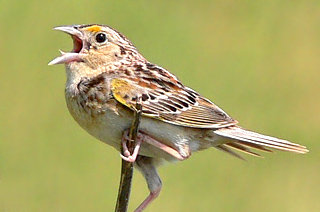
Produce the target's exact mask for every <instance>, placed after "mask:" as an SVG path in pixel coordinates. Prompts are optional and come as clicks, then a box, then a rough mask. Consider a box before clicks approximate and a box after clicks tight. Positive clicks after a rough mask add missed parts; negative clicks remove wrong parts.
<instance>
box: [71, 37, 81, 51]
mask: <svg viewBox="0 0 320 212" xmlns="http://www.w3.org/2000/svg"><path fill="white" fill-rule="evenodd" d="M71 37H72V39H73V49H72V51H71V52H73V53H80V51H81V50H82V47H83V44H82V40H81V39H80V38H79V37H77V36H75V35H72V36H71Z"/></svg>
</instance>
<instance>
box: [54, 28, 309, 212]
mask: <svg viewBox="0 0 320 212" xmlns="http://www.w3.org/2000/svg"><path fill="white" fill-rule="evenodd" d="M54 29H55V30H59V31H63V32H66V33H68V34H69V35H71V37H72V39H73V50H72V51H71V52H68V53H65V52H62V51H61V56H59V57H57V58H55V59H54V60H52V61H51V62H50V63H49V65H55V64H65V66H66V74H67V83H66V88H65V97H66V102H67V106H68V109H69V111H70V113H71V115H72V116H73V118H74V119H75V120H76V121H77V122H78V124H79V125H80V126H81V127H82V128H83V129H85V130H86V131H87V132H88V133H90V134H91V135H92V136H94V137H95V138H97V139H99V140H101V141H102V142H104V143H107V144H109V145H111V146H113V147H114V148H116V149H117V150H118V151H121V145H122V146H123V152H122V153H121V157H122V158H123V159H125V160H127V161H130V162H134V164H135V165H136V167H137V168H138V169H139V170H140V171H141V172H142V174H143V175H144V177H145V179H146V181H147V184H148V188H149V190H150V194H149V196H148V197H147V198H146V199H145V200H144V201H143V202H142V203H141V205H140V206H139V207H138V208H137V209H136V212H139V211H142V210H143V209H145V208H146V207H147V205H148V204H149V203H150V202H151V201H153V200H154V199H155V198H156V197H157V196H158V195H159V193H160V190H161V186H162V183H161V179H160V177H159V176H158V173H157V170H156V167H157V166H159V165H161V163H163V162H165V161H169V162H171V161H177V160H185V159H187V158H188V157H190V156H191V154H192V153H193V152H196V151H198V150H203V149H206V148H209V147H215V148H217V149H219V150H222V151H224V152H227V153H230V154H231V155H233V156H236V157H238V158H242V157H241V156H240V155H239V154H237V153H236V152H235V151H234V150H240V151H242V152H245V153H248V154H250V155H255V156H259V154H258V153H255V152H253V151H252V149H257V150H262V151H265V152H271V150H270V149H269V148H271V149H278V150H285V151H289V152H295V153H307V152H308V150H307V149H306V147H304V146H301V145H299V144H295V143H291V142H289V141H286V140H282V139H278V138H274V137H270V136H266V135H261V134H258V133H255V132H251V131H248V130H245V129H242V128H241V127H239V126H238V125H237V124H238V122H237V121H236V120H234V119H233V118H231V117H230V116H229V115H228V114H227V113H225V112H224V111H223V110H222V109H220V108H219V107H218V106H216V105H215V104H213V103H212V102H211V101H210V100H208V99H206V98H205V97H203V96H201V95H200V94H199V93H197V92H196V91H194V90H192V89H191V88H188V87H186V86H185V85H184V84H182V83H181V82H180V81H179V80H178V78H177V77H176V76H174V75H173V74H171V73H170V72H169V71H167V70H166V69H164V68H162V67H160V66H157V65H155V64H153V63H151V62H149V61H148V60H147V59H145V58H144V57H143V56H142V55H141V54H140V53H139V51H138V50H137V48H136V47H135V46H134V45H133V44H132V43H131V42H130V41H129V40H128V39H127V38H126V37H125V36H124V35H122V34H121V33H120V32H118V31H116V30H115V29H113V28H111V27H108V26H105V25H98V24H90V25H70V26H58V27H55V28H54ZM138 99H140V104H141V105H142V117H141V122H140V125H139V132H138V137H137V145H136V147H135V149H134V152H133V154H130V152H129V151H128V148H127V146H126V141H127V140H128V129H129V128H130V125H131V122H132V119H133V110H135V107H136V102H137V100H138Z"/></svg>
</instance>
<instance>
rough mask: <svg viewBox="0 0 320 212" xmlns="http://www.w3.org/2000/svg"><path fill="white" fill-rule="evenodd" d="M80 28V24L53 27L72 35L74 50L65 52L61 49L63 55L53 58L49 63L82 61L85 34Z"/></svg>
mask: <svg viewBox="0 0 320 212" xmlns="http://www.w3.org/2000/svg"><path fill="white" fill-rule="evenodd" d="M78 28H79V26H78V25H70V26H58V27H55V28H53V29H54V30H60V31H62V32H66V33H68V34H69V35H71V37H72V39H73V50H72V51H71V52H63V51H61V50H60V52H61V56H59V57H56V58H55V59H53V60H52V61H51V62H50V63H49V64H48V65H56V64H63V63H70V62H81V61H82V59H81V58H82V54H81V50H82V48H83V42H84V36H83V34H82V32H81V31H80V30H79V29H78Z"/></svg>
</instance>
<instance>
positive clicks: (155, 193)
mask: <svg viewBox="0 0 320 212" xmlns="http://www.w3.org/2000/svg"><path fill="white" fill-rule="evenodd" d="M160 191H161V187H160V188H159V189H158V190H156V191H151V192H150V194H149V196H148V197H147V198H146V199H145V200H144V201H143V202H142V203H141V204H140V205H139V207H138V208H137V209H136V210H135V211H134V212H141V211H143V210H144V209H145V208H146V207H147V206H148V205H149V204H150V203H151V202H152V201H153V200H155V199H156V198H157V197H158V196H159V194H160Z"/></svg>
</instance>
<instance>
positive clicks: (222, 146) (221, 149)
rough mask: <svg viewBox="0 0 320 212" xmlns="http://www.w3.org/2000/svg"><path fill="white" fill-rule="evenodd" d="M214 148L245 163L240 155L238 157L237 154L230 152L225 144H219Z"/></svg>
mask: <svg viewBox="0 0 320 212" xmlns="http://www.w3.org/2000/svg"><path fill="white" fill-rule="evenodd" d="M216 148H217V149H219V150H220V151H223V152H226V153H228V154H230V155H232V156H234V157H236V158H239V159H241V160H244V161H245V159H244V158H243V157H242V156H241V155H239V154H238V153H236V152H234V151H232V150H231V149H230V148H228V147H227V146H226V145H225V144H221V145H219V146H216Z"/></svg>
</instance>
